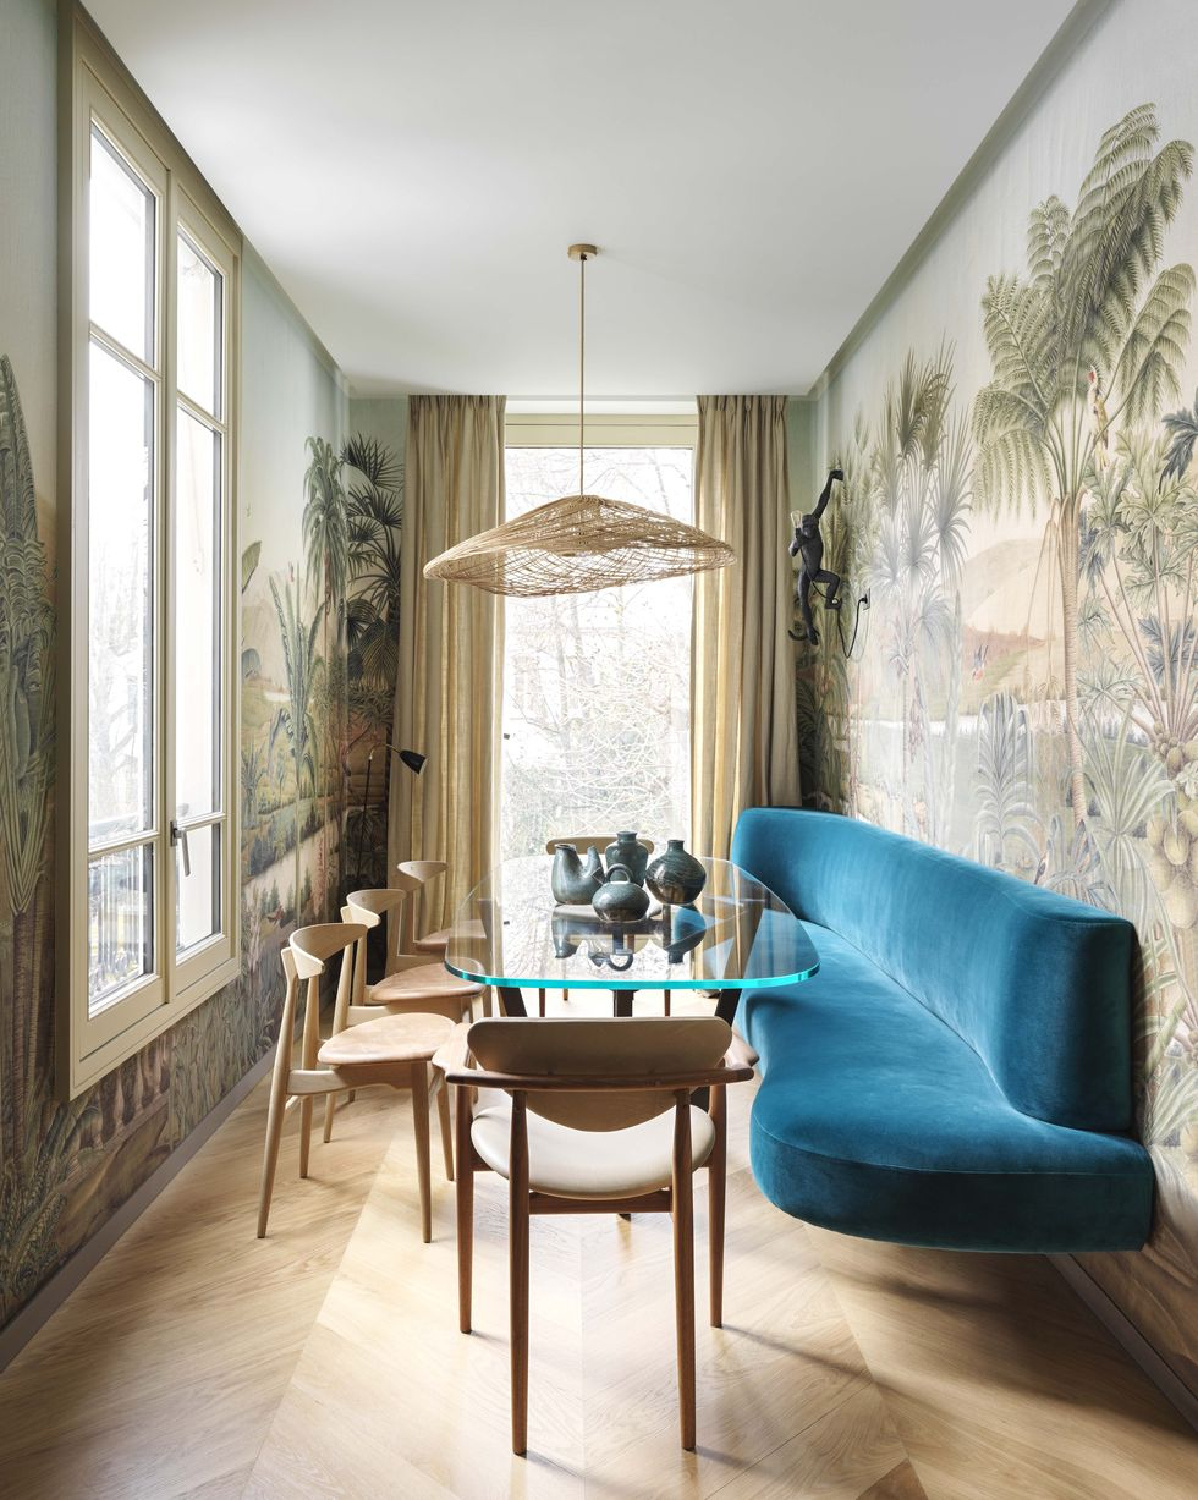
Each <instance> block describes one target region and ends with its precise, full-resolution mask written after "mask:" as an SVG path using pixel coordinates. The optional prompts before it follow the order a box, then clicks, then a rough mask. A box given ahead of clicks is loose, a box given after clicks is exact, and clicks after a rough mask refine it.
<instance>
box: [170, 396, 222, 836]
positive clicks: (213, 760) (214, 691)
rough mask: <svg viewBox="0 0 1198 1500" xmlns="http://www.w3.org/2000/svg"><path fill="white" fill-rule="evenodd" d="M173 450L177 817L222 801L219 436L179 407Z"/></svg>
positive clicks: (214, 808) (210, 808)
mask: <svg viewBox="0 0 1198 1500" xmlns="http://www.w3.org/2000/svg"><path fill="white" fill-rule="evenodd" d="M177 418H178V420H177V423H176V429H175V430H176V443H175V446H176V454H175V474H176V484H175V619H176V620H177V621H178V628H177V629H176V631H175V737H176V738H175V804H176V817H178V818H179V819H180V821H182V820H183V819H185V818H195V817H200V816H202V815H203V814H205V813H210V812H216V811H218V810H219V807H220V774H219V767H220V753H219V737H220V652H221V639H220V610H219V601H220V565H219V558H220V480H221V462H220V457H221V454H220V443H221V439H220V435H219V434H218V433H215V432H213V431H212V430H211V429H210V428H208V427H205V426H204V425H203V423H202V422H197V421H196V419H195V418H194V417H193V416H190V415H189V414H188V413H187V412H186V411H184V410H183V408H182V407H180V408H179V409H178V413H177Z"/></svg>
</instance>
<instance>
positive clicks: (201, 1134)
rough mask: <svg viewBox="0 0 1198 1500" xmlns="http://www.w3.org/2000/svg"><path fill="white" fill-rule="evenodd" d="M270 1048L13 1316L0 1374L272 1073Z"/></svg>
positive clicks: (0, 1334)
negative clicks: (270, 1072)
mask: <svg viewBox="0 0 1198 1500" xmlns="http://www.w3.org/2000/svg"><path fill="white" fill-rule="evenodd" d="M274 1056H275V1049H274V1048H273V1047H272V1048H271V1049H270V1050H269V1051H268V1052H267V1053H266V1054H265V1056H263V1057H260V1058H259V1059H258V1061H257V1062H256V1063H255V1064H254V1066H253V1067H252V1068H251V1069H250V1071H249V1072H248V1073H247V1074H246V1075H245V1077H244V1078H242V1079H240V1080H239V1081H238V1082H237V1083H235V1084H234V1085H233V1087H232V1088H231V1089H230V1090H229V1092H228V1093H227V1094H226V1095H225V1097H224V1098H223V1099H222V1100H221V1101H220V1103H219V1104H218V1105H217V1106H216V1108H215V1109H213V1110H211V1111H210V1112H209V1113H208V1114H207V1115H205V1116H204V1118H203V1119H202V1120H201V1121H200V1123H199V1124H198V1125H197V1126H196V1128H195V1129H194V1130H193V1131H192V1132H191V1134H190V1135H189V1136H187V1137H186V1138H185V1139H184V1140H182V1141H180V1143H179V1144H178V1145H177V1146H176V1147H175V1149H174V1150H173V1151H172V1152H171V1154H170V1155H169V1156H168V1157H167V1159H166V1160H165V1161H164V1162H163V1163H162V1165H161V1166H160V1167H159V1168H158V1170H157V1171H156V1172H155V1173H154V1174H153V1176H151V1177H149V1178H147V1179H146V1181H145V1182H143V1183H142V1185H141V1187H139V1188H138V1190H137V1191H136V1192H135V1193H134V1194H133V1195H132V1197H130V1198H126V1199H125V1201H124V1203H122V1204H121V1206H120V1208H118V1209H117V1210H116V1212H115V1213H114V1214H113V1215H112V1217H111V1218H109V1219H108V1220H107V1221H106V1222H105V1223H104V1225H103V1226H102V1227H101V1228H100V1229H98V1230H97V1231H96V1232H95V1234H93V1235H92V1237H91V1239H90V1240H88V1241H87V1243H86V1244H85V1245H82V1246H80V1248H79V1249H78V1250H76V1252H75V1253H74V1255H72V1256H71V1258H70V1260H68V1261H67V1263H66V1264H65V1265H64V1266H63V1267H62V1269H61V1270H59V1271H57V1272H56V1273H55V1274H54V1275H53V1276H52V1277H51V1278H50V1280H49V1281H48V1282H47V1283H46V1285H45V1286H44V1287H42V1289H41V1291H40V1292H38V1293H37V1294H36V1295H35V1296H34V1297H33V1300H32V1301H31V1302H29V1303H28V1304H27V1305H26V1306H25V1307H23V1308H22V1309H21V1311H20V1312H19V1313H17V1315H16V1317H15V1318H13V1320H12V1322H11V1323H9V1324H8V1325H7V1326H6V1327H5V1328H3V1329H0V1370H3V1369H4V1368H5V1367H6V1366H7V1365H9V1364H11V1363H12V1361H13V1360H14V1359H15V1358H16V1357H17V1355H18V1354H19V1353H20V1352H21V1350H22V1349H23V1348H24V1347H25V1345H26V1344H27V1343H28V1342H29V1340H30V1339H31V1338H32V1337H33V1335H34V1334H35V1333H36V1332H37V1331H38V1329H39V1328H41V1327H42V1325H43V1324H44V1323H45V1322H47V1320H48V1319H49V1318H51V1317H52V1316H53V1315H54V1314H55V1313H56V1312H57V1311H58V1309H59V1308H60V1307H61V1306H62V1304H63V1303H64V1302H65V1301H66V1300H67V1298H68V1297H69V1296H70V1295H71V1293H72V1292H73V1291H74V1290H75V1288H76V1287H77V1286H78V1285H79V1284H80V1283H81V1282H82V1281H83V1279H84V1277H85V1276H87V1274H88V1273H89V1272H90V1271H92V1270H93V1269H94V1268H95V1267H96V1266H98V1265H99V1263H100V1261H101V1260H102V1259H103V1258H104V1256H105V1255H107V1253H108V1251H109V1250H111V1249H112V1247H113V1245H115V1244H116V1242H117V1240H119V1239H120V1237H121V1235H123V1234H124V1233H125V1231H126V1230H127V1229H128V1228H129V1227H130V1225H132V1224H134V1223H136V1221H137V1220H138V1218H140V1216H141V1215H142V1214H143V1213H144V1212H145V1211H146V1209H147V1208H149V1206H150V1204H151V1203H153V1201H154V1199H155V1198H157V1196H158V1194H159V1193H160V1192H161V1191H162V1190H163V1188H164V1187H166V1185H167V1183H168V1182H170V1181H171V1179H172V1178H173V1177H175V1176H176V1175H177V1174H178V1173H179V1172H180V1171H181V1170H182V1168H183V1167H185V1166H186V1165H187V1163H188V1162H189V1161H190V1160H191V1158H192V1157H193V1156H194V1155H195V1154H196V1152H197V1151H198V1150H199V1149H200V1147H201V1146H203V1145H204V1143H205V1142H206V1141H208V1140H210V1139H211V1138H212V1136H213V1135H214V1134H215V1133H216V1131H217V1130H218V1129H219V1128H220V1127H221V1126H222V1125H223V1124H224V1122H225V1121H226V1120H227V1119H228V1118H229V1116H230V1115H231V1114H232V1113H233V1111H234V1110H235V1109H236V1108H237V1106H238V1105H239V1104H240V1103H241V1101H242V1100H243V1099H244V1098H245V1096H246V1095H247V1094H248V1093H249V1092H250V1090H251V1089H252V1088H253V1087H254V1085H255V1084H256V1083H258V1082H259V1080H260V1079H262V1078H264V1077H265V1076H266V1074H267V1073H268V1072H269V1071H270V1067H271V1064H272V1063H273V1062H274Z"/></svg>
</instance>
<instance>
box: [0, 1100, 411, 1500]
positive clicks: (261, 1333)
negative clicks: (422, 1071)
mask: <svg viewBox="0 0 1198 1500" xmlns="http://www.w3.org/2000/svg"><path fill="white" fill-rule="evenodd" d="M268 1087H269V1081H264V1082H263V1083H262V1084H261V1085H260V1086H259V1087H258V1088H257V1089H255V1090H254V1092H253V1093H252V1094H251V1095H250V1096H249V1098H247V1099H246V1100H245V1102H244V1103H243V1104H241V1105H240V1106H239V1107H238V1109H237V1110H236V1111H235V1112H234V1113H233V1115H232V1116H231V1117H230V1119H229V1120H228V1121H227V1122H226V1123H225V1124H224V1125H223V1126H222V1127H221V1129H220V1130H219V1131H218V1132H217V1133H216V1135H215V1136H214V1137H213V1138H212V1140H211V1141H209V1142H208V1143H207V1144H206V1145H205V1146H204V1147H203V1148H202V1150H201V1151H200V1152H199V1153H197V1155H196V1156H195V1157H194V1158H193V1160H192V1161H190V1162H189V1163H188V1164H187V1165H186V1166H185V1167H184V1168H183V1169H182V1171H181V1172H180V1173H179V1175H178V1177H176V1178H175V1179H174V1181H173V1182H171V1183H170V1184H168V1186H167V1187H166V1188H165V1189H164V1190H163V1192H162V1193H161V1195H160V1196H159V1197H158V1198H157V1199H155V1201H154V1202H153V1203H152V1204H151V1205H150V1207H149V1209H147V1211H146V1212H145V1213H144V1214H143V1215H142V1217H141V1218H140V1219H139V1220H138V1221H137V1223H136V1224H134V1225H133V1226H132V1228H131V1229H130V1230H129V1231H128V1232H127V1233H126V1234H125V1235H124V1236H123V1237H122V1238H121V1240H120V1241H119V1242H118V1244H117V1245H116V1246H115V1247H114V1248H113V1250H112V1251H111V1252H110V1253H109V1254H108V1255H107V1256H106V1257H105V1259H104V1260H103V1261H102V1262H101V1264H100V1265H99V1266H97V1267H96V1269H95V1270H94V1271H92V1273H91V1274H90V1275H89V1276H88V1278H87V1279H86V1281H85V1282H84V1283H83V1284H82V1286H80V1287H79V1289H78V1290H77V1291H76V1292H75V1294H74V1295H73V1296H72V1297H71V1298H70V1299H69V1301H68V1302H67V1303H66V1304H65V1306H63V1307H62V1308H60V1309H59V1311H58V1312H57V1313H55V1315H54V1316H53V1317H52V1318H51V1319H50V1321H49V1322H48V1323H47V1324H46V1326H45V1327H44V1328H43V1329H42V1330H41V1331H40V1332H39V1333H38V1334H37V1336H36V1337H35V1338H34V1339H33V1340H32V1341H31V1342H30V1344H29V1345H28V1346H27V1347H26V1348H25V1349H24V1350H22V1352H21V1353H20V1355H18V1356H17V1358H16V1359H15V1360H14V1361H13V1363H12V1364H11V1365H10V1366H9V1367H8V1369H7V1370H6V1371H5V1372H4V1373H3V1375H0V1493H3V1494H4V1495H5V1496H9V1495H11V1496H13V1497H14V1500H16V1497H20V1500H41V1497H43V1496H44V1497H46V1500H76V1497H79V1500H108V1497H113V1500H141V1497H145V1500H173V1497H182V1496H185V1495H188V1496H190V1495H196V1496H200V1495H203V1496H206V1497H208V1496H210V1497H212V1500H216V1497H221V1500H224V1497H226V1496H234V1495H239V1494H241V1493H242V1491H243V1490H244V1487H245V1484H246V1482H247V1478H248V1472H249V1469H250V1468H251V1467H252V1465H253V1462H254V1460H255V1458H256V1457H257V1454H258V1450H259V1448H260V1447H261V1444H262V1440H263V1438H264V1437H265V1435H266V1432H267V1429H268V1427H269V1426H270V1422H271V1420H272V1418H273V1416H274V1413H275V1410H276V1408H277V1407H278V1404H279V1401H280V1399H281V1398H282V1396H283V1393H284V1392H285V1390H286V1389H287V1384H288V1381H289V1380H290V1377H291V1373H292V1370H293V1368H294V1365H295V1361H296V1359H297V1357H298V1356H299V1353H300V1351H301V1350H302V1348H303V1345H304V1342H305V1340H306V1339H307V1337H308V1335H309V1334H310V1333H311V1330H312V1323H313V1320H314V1319H315V1317H316V1314H317V1312H318V1311H319V1309H320V1306H321V1303H322V1302H323V1301H324V1297H325V1294H326V1292H327V1291H328V1288H329V1285H330V1283H331V1282H332V1279H333V1274H334V1272H335V1271H336V1269H337V1265H338V1263H339V1262H340V1260H341V1256H342V1254H343V1252H344V1250H345V1246H346V1244H347V1243H348V1241H349V1238H350V1235H351V1234H352V1232H353V1230H354V1226H355V1225H356V1223H357V1221H358V1216H359V1214H360V1212H361V1208H362V1204H363V1203H364V1201H365V1199H366V1197H367V1194H368V1193H369V1191H370V1189H371V1186H372V1184H373V1182H374V1180H375V1176H376V1174H377V1171H378V1167H379V1164H380V1162H381V1161H382V1159H383V1155H384V1153H385V1151H386V1149H387V1145H388V1142H389V1141H390V1139H391V1136H392V1134H393V1130H394V1120H395V1118H396V1115H397V1113H398V1109H397V1104H398V1106H400V1107H403V1108H404V1109H405V1110H406V1107H407V1098H406V1095H401V1094H395V1093H392V1092H391V1091H390V1090H388V1091H387V1093H386V1094H384V1093H382V1092H377V1093H376V1092H373V1091H372V1092H371V1093H369V1094H366V1093H363V1094H359V1098H358V1103H357V1104H356V1105H355V1106H354V1108H353V1109H350V1110H347V1111H346V1112H345V1113H344V1115H342V1116H340V1117H339V1121H338V1126H339V1128H338V1138H337V1139H336V1140H335V1141H334V1142H333V1143H332V1144H331V1145H330V1146H321V1145H319V1144H316V1143H314V1145H313V1150H312V1166H311V1172H312V1175H311V1176H310V1177H309V1178H308V1179H307V1181H301V1180H300V1179H299V1176H298V1153H299V1140H298V1133H299V1132H298V1125H299V1117H298V1111H297V1110H293V1111H291V1112H290V1113H289V1114H288V1116H287V1122H286V1126H285V1129H284V1133H283V1147H282V1152H281V1154H280V1159H279V1174H278V1180H277V1183H276V1187H275V1199H274V1206H273V1211H272V1214H271V1220H270V1229H269V1232H268V1235H267V1238H266V1239H265V1240H257V1239H255V1236H254V1231H255V1220H256V1205H257V1195H258V1177H259V1173H260V1170H261V1163H262V1138H263V1133H264V1129H265V1118H266V1103H267V1090H268ZM409 1142H410V1137H409ZM413 1178H414V1172H412V1171H411V1170H409V1173H408V1181H409V1184H410V1187H411V1189H412V1203H411V1204H410V1205H409V1212H408V1215H407V1220H406V1222H405V1224H404V1226H403V1230H404V1233H405V1234H408V1235H412V1236H414V1237H415V1238H416V1239H417V1241H418V1240H419V1218H418V1209H417V1206H416V1203H415V1183H414V1181H413V1180H412V1179H413Z"/></svg>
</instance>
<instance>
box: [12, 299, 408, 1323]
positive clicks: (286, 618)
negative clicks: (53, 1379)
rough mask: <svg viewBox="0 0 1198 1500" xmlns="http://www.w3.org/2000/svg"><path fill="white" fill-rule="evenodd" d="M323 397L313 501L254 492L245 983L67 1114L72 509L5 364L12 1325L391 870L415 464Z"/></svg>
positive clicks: (244, 702)
mask: <svg viewBox="0 0 1198 1500" xmlns="http://www.w3.org/2000/svg"><path fill="white" fill-rule="evenodd" d="M249 290H250V288H248V287H247V291H249ZM251 295H252V293H251ZM269 315H277V312H272V313H270V314H269ZM287 316H289V317H290V316H293V315H292V314H290V312H288V314H287ZM313 379H314V381H315V383H316V384H317V385H318V386H323V385H325V384H327V383H328V382H330V381H331V380H332V376H331V374H329V373H328V372H326V371H325V370H324V368H323V367H319V368H316V369H315V370H314V374H313ZM328 388H329V391H332V390H333V387H332V385H331V384H330V385H329V387H328ZM314 404H315V405H317V406H325V407H327V408H328V409H330V410H333V411H334V412H338V411H339V412H340V414H341V415H340V421H335V422H334V427H333V430H330V431H329V432H328V433H327V435H326V434H317V435H310V436H308V437H307V438H306V439H305V437H304V435H303V432H302V428H301V429H299V430H297V431H295V432H294V433H293V435H292V436H290V437H288V435H287V433H286V432H283V433H276V434H275V439H274V441H275V442H277V443H279V444H281V445H284V446H285V448H286V451H288V452H289V453H291V455H292V457H293V459H294V462H293V463H291V465H290V469H291V471H293V472H294V474H295V475H296V480H297V483H296V487H295V491H294V492H291V490H290V489H289V488H288V487H287V486H286V485H283V484H280V485H279V486H277V487H272V488H271V490H270V492H269V493H261V492H254V493H249V494H245V495H243V505H242V509H243V521H242V556H241V566H240V580H239V583H240V602H241V635H242V657H241V684H240V692H241V726H242V730H241V732H242V743H241V787H240V791H241V819H242V838H241V863H242V894H241V941H242V973H241V977H240V980H239V981H238V982H237V983H236V984H234V985H232V986H230V987H229V988H227V989H226V990H224V991H222V992H221V993H220V994H218V995H216V996H214V997H213V999H212V1000H210V1001H208V1002H207V1003H206V1004H204V1005H203V1006H201V1007H200V1008H199V1009H198V1010H196V1011H194V1012H192V1013H191V1014H190V1015H189V1016H187V1017H185V1018H184V1019H183V1020H182V1021H181V1022H180V1023H179V1024H178V1025H177V1026H176V1027H174V1028H173V1029H172V1030H171V1031H169V1032H167V1033H166V1034H165V1035H164V1036H162V1037H161V1038H159V1039H158V1040H157V1041H155V1042H154V1043H153V1044H152V1045H150V1046H149V1047H147V1048H146V1049H144V1050H143V1051H142V1052H141V1053H140V1054H138V1055H137V1056H136V1057H134V1058H131V1059H129V1060H128V1061H127V1062H126V1063H124V1064H122V1065H121V1066H120V1067H119V1068H117V1069H116V1070H115V1071H114V1072H113V1073H111V1074H110V1075H109V1076H108V1077H106V1078H105V1079H103V1080H102V1081H101V1083H100V1084H99V1085H98V1086H97V1087H96V1088H94V1089H92V1090H90V1091H89V1092H88V1093H86V1094H84V1095H83V1096H82V1097H81V1098H80V1099H78V1100H76V1101H74V1102H72V1103H71V1104H68V1105H64V1104H62V1103H60V1102H59V1101H58V1100H57V1099H56V1097H55V1094H54V1089H53V1082H54V1080H53V1069H52V1054H53V1009H54V984H53V946H54V934H53V920H52V909H53V891H54V871H53V857H52V849H53V819H54V797H53V775H54V754H55V740H54V667H55V612H54V603H53V592H54V583H55V575H54V561H53V557H52V555H51V551H50V535H49V533H50V532H51V530H52V526H51V525H50V524H47V521H48V519H49V518H52V507H51V505H50V504H49V497H48V496H47V495H45V494H44V492H42V491H41V490H40V489H39V488H37V487H36V486H35V476H34V472H33V465H32V461H31V458H30V445H29V441H28V439H27V434H26V425H25V417H24V414H23V412H22V406H21V398H20V392H19V385H18V372H17V371H16V370H15V369H14V365H13V363H12V362H11V361H10V359H9V358H8V356H3V357H0V527H2V532H0V1326H2V1325H3V1324H4V1323H7V1322H8V1321H10V1320H11V1318H12V1317H13V1316H14V1315H15V1314H16V1313H17V1312H18V1311H19V1310H20V1309H21V1308H22V1307H23V1306H25V1305H26V1304H27V1303H28V1301H29V1300H30V1298H31V1297H32V1296H33V1295H34V1294H35V1293H36V1292H37V1291H38V1289H39V1288H40V1287H41V1286H43V1285H44V1284H45V1282H46V1281H47V1280H48V1279H49V1278H50V1276H52V1275H53V1274H54V1272H55V1271H56V1270H58V1269H59V1267H60V1266H62V1265H63V1263H64V1262H65V1261H66V1260H67V1259H68V1258H69V1257H70V1255H71V1254H72V1253H73V1252H74V1251H75V1250H76V1249H78V1248H79V1247H80V1246H81V1245H82V1244H83V1243H85V1242H86V1240H87V1239H88V1238H89V1237H90V1236H91V1235H92V1234H93V1233H94V1232H95V1231H96V1229H97V1228H99V1227H100V1225H102V1224H103V1223H104V1222H105V1220H107V1219H108V1218H109V1217H110V1216H111V1214H112V1213H113V1212H114V1210H115V1209H116V1208H117V1207H119V1206H120V1204H121V1203H122V1202H124V1201H125V1200H126V1199H127V1198H128V1197H129V1196H130V1195H131V1194H132V1193H133V1192H135V1191H136V1190H137V1188H138V1187H140V1186H141V1184H142V1183H144V1182H145V1181H146V1180H147V1178H149V1177H150V1176H151V1174H152V1173H153V1172H154V1170H155V1169H156V1168H157V1167H158V1166H160V1165H161V1164H162V1163H163V1162H164V1161H165V1160H166V1158H167V1156H168V1155H169V1154H170V1152H171V1151H172V1150H173V1149H174V1147H175V1146H176V1145H178V1144H179V1143H180V1142H181V1141H182V1140H183V1139H184V1138H185V1137H186V1136H187V1135H188V1134H189V1132H190V1131H192V1130H193V1129H194V1128H195V1127H196V1126H197V1125H198V1124H199V1123H200V1122H201V1121H202V1120H203V1118H204V1117H205V1115H207V1114H208V1113H209V1112H210V1111H211V1110H212V1109H213V1107H214V1106H215V1105H216V1104H217V1103H219V1101H220V1100H221V1099H222V1098H223V1097H224V1096H225V1095H226V1094H227V1093H228V1092H229V1091H230V1090H231V1089H232V1088H233V1087H234V1086H235V1085H236V1084H237V1083H238V1082H239V1080H240V1079H242V1078H243V1077H244V1076H245V1074H246V1073H247V1072H248V1071H249V1070H250V1069H251V1068H252V1067H253V1065H254V1064H255V1063H256V1062H257V1061H258V1060H259V1059H260V1058H261V1057H262V1056H263V1055H264V1053H266V1052H267V1051H268V1050H269V1049H270V1047H271V1046H272V1045H273V1043H274V1040H275V1038H276V1036H277V1029H278V1024H279V1012H280V1004H281V999H282V973H281V967H280V959H279V955H280V951H281V949H282V947H283V945H284V943H285V942H286V940H287V937H288V935H289V934H290V932H291V930H292V928H293V927H294V926H295V925H296V923H297V921H300V922H306V921H312V920H320V919H322V918H327V917H331V916H333V915H334V914H335V912H336V910H337V908H338V907H339V905H340V901H341V898H342V896H343V894H344V891H345V890H346V889H348V888H350V887H352V886H354V885H360V884H364V883H368V882H369V883H377V882H381V881H383V880H384V879H385V871H386V849H387V832H386V830H387V813H386V796H387V781H388V778H387V775H386V771H385V767H383V766H382V761H381V760H380V761H379V762H378V763H376V767H375V771H376V775H375V777H374V778H373V784H372V787H371V797H370V803H369V805H368V806H367V808H366V810H365V816H363V807H362V802H363V795H364V792H365V765H366V758H367V756H368V755H369V753H370V751H371V749H372V748H378V747H379V746H380V745H381V744H382V743H383V742H384V741H385V740H386V739H387V737H388V735H387V731H388V730H389V728H390V723H391V714H392V705H393V702H394V692H395V668H396V660H397V652H396V642H397V639H398V625H399V608H398V605H399V595H398V588H399V528H400V520H401V507H402V481H403V476H402V470H401V467H400V465H399V463H398V462H397V460H396V457H395V455H394V453H393V452H392V451H391V450H390V449H389V448H388V447H387V446H386V445H384V444H382V443H380V442H379V441H377V440H376V439H374V438H372V437H370V436H361V437H354V438H350V439H347V438H346V437H345V436H344V434H343V433H342V432H340V431H338V430H336V429H337V426H339V425H341V423H343V421H344V402H342V403H340V406H339V407H338V404H337V402H336V401H335V400H332V399H325V398H323V397H322V399H321V401H319V402H317V403H314ZM297 417H298V418H299V419H301V420H302V414H292V415H291V416H290V417H289V418H288V421H289V422H290V424H291V426H293V427H294V425H295V421H296V418H297ZM43 420H44V416H43ZM50 425H52V414H50ZM246 441H247V445H251V446H252V444H253V438H252V436H251V435H250V434H249V433H247V435H246ZM245 467H247V469H248V470H249V471H250V472H251V473H252V474H257V473H259V472H261V469H262V464H261V463H259V464H252V463H251V464H249V465H247V466H245Z"/></svg>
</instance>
